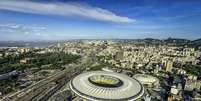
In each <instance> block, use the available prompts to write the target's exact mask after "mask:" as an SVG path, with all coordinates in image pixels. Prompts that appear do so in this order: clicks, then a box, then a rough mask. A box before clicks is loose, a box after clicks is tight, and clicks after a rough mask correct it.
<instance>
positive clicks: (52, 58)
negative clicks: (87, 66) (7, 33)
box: [0, 52, 80, 74]
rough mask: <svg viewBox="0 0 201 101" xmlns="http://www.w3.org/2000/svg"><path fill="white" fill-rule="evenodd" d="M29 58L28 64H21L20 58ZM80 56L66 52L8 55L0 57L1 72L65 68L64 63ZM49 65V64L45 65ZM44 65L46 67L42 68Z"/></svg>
mask: <svg viewBox="0 0 201 101" xmlns="http://www.w3.org/2000/svg"><path fill="white" fill-rule="evenodd" d="M25 58H28V59H29V60H28V62H27V63H26V64H20V59H25ZM79 58H80V56H78V55H72V54H67V53H64V52H60V53H45V54H36V53H32V52H29V53H26V54H21V55H19V56H8V57H5V58H3V59H0V67H1V68H0V74H3V73H7V72H10V71H13V70H24V69H27V68H38V69H39V70H40V69H63V68H62V65H65V64H69V63H72V62H76V61H77V59H79ZM44 65H49V66H44ZM42 67H44V68H42Z"/></svg>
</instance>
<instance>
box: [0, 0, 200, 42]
mask: <svg viewBox="0 0 201 101" xmlns="http://www.w3.org/2000/svg"><path fill="white" fill-rule="evenodd" d="M200 5H201V1H200V0H1V1H0V41H1V40H65V39H116V38H118V39H138V38H159V39H164V38H168V37H176V38H187V39H197V38H201V28H200V27H201V6H200Z"/></svg>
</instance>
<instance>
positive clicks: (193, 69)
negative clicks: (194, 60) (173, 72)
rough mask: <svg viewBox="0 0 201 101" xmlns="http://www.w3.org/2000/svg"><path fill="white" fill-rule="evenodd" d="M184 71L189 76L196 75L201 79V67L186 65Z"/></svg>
mask: <svg viewBox="0 0 201 101" xmlns="http://www.w3.org/2000/svg"><path fill="white" fill-rule="evenodd" d="M184 70H186V72H187V73H189V74H193V75H196V76H198V77H199V78H200V77H201V67H200V66H196V65H191V64H186V65H184Z"/></svg>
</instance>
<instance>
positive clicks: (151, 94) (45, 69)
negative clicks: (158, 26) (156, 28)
mask: <svg viewBox="0 0 201 101" xmlns="http://www.w3.org/2000/svg"><path fill="white" fill-rule="evenodd" d="M36 43H37V44H38V45H37V44H36ZM32 45H33V46H32ZM0 46H2V47H1V48H0V99H1V101H30V100H33V101H80V100H81V98H80V97H78V96H77V95H76V94H74V93H73V92H72V91H71V90H70V88H69V82H70V80H71V79H72V78H74V77H75V76H76V75H78V74H80V73H84V72H87V71H107V72H115V73H120V74H124V75H127V76H129V77H131V78H135V79H137V80H138V81H140V83H142V84H143V87H144V94H143V96H142V97H141V98H140V99H138V100H140V101H141V100H144V101H166V100H168V99H173V100H174V101H181V100H184V99H187V100H185V101H191V100H193V101H200V100H201V39H198V40H194V41H190V40H185V39H173V38H168V39H165V40H158V39H151V38H147V39H139V40H126V39H125V40H123V39H122V40H120V39H118V40H70V41H57V42H56V41H55V42H48V41H47V42H14V43H13V42H12V43H11V42H1V43H0ZM4 46H6V47H4ZM188 99H189V100H188ZM168 101H171V100H168Z"/></svg>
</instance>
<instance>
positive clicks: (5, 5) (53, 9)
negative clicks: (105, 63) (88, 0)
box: [0, 0, 135, 23]
mask: <svg viewBox="0 0 201 101" xmlns="http://www.w3.org/2000/svg"><path fill="white" fill-rule="evenodd" d="M0 9H4V10H10V11H17V12H24V13H34V14H44V15H59V16H81V17H85V18H89V19H95V20H99V21H108V22H115V23H132V22H134V21H135V20H134V19H130V18H128V17H124V16H119V15H117V14H115V13H113V12H111V11H108V10H106V9H102V8H98V7H92V6H89V5H81V4H77V3H39V2H31V1H16V0H12V1H11V0H1V1H0Z"/></svg>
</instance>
